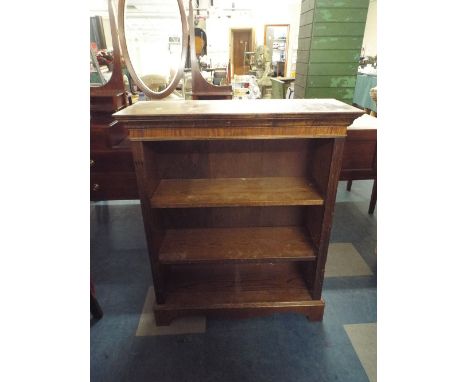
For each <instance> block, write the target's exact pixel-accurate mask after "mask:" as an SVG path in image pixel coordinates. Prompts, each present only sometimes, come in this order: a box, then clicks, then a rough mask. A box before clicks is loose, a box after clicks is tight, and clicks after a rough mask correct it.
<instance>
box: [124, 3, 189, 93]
mask: <svg viewBox="0 0 468 382" xmlns="http://www.w3.org/2000/svg"><path fill="white" fill-rule="evenodd" d="M125 37H126V42H127V48H128V55H129V57H130V60H131V62H132V65H133V68H134V70H135V72H136V75H137V76H138V77H139V78H140V79H141V80H142V81H143V82H144V83H145V85H146V86H148V87H149V88H150V89H151V90H153V91H155V92H161V91H162V90H164V89H165V88H167V87H168V86H169V84H170V82H171V81H172V79H173V78H174V76H175V75H176V74H177V71H178V68H179V65H180V61H181V53H182V25H181V20H180V12H179V6H178V3H177V0H127V1H126V2H125Z"/></svg>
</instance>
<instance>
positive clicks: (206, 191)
mask: <svg viewBox="0 0 468 382" xmlns="http://www.w3.org/2000/svg"><path fill="white" fill-rule="evenodd" d="M322 204H323V198H322V196H321V195H320V193H319V191H318V190H317V189H316V188H315V186H314V184H313V183H312V182H310V181H309V180H308V179H306V178H304V177H259V178H210V179H162V180H161V181H160V183H159V186H158V187H157V189H156V191H155V192H154V194H153V196H152V197H151V206H152V207H153V208H195V207H240V206H299V205H303V206H306V205H322Z"/></svg>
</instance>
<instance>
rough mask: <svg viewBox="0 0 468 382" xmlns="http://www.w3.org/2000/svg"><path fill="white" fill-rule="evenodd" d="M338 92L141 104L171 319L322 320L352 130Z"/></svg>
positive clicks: (137, 122)
mask: <svg viewBox="0 0 468 382" xmlns="http://www.w3.org/2000/svg"><path fill="white" fill-rule="evenodd" d="M362 113H363V112H362V111H360V110H359V109H356V108H354V107H352V106H349V105H346V104H344V103H342V102H339V101H335V100H317V99H315V100H288V101H284V100H258V101H255V102H242V101H221V100H219V101H175V102H171V101H167V102H158V101H151V102H139V103H137V104H135V105H132V106H130V107H128V108H126V109H124V110H122V111H120V112H118V113H116V114H114V117H115V118H116V119H117V120H118V121H119V122H120V123H122V124H123V125H124V126H125V127H126V128H127V129H128V130H129V137H130V140H131V144H132V151H133V160H134V164H135V169H136V175H137V182H138V189H139V194H140V199H141V207H142V213H143V220H144V224H145V231H146V239H147V244H148V252H149V257H150V264H151V269H152V274H153V280H154V286H155V291H156V301H157V303H156V305H155V317H156V322H157V324H158V325H167V324H169V323H170V322H171V320H173V319H174V318H176V317H179V316H184V315H191V314H206V315H213V316H228V317H250V316H253V315H259V314H268V313H273V312H283V311H284V312H286V311H292V312H297V313H301V314H304V315H306V316H307V317H308V318H309V319H310V320H321V319H322V317H323V311H324V306H325V304H324V301H323V300H322V296H321V294H322V283H323V275H324V270H325V261H326V257H327V250H328V242H329V237H330V229H331V224H332V215H333V208H334V204H335V196H336V188H337V183H338V177H339V174H340V166H341V159H342V152H343V145H344V139H345V136H346V128H347V126H348V125H350V124H351V123H352V121H353V120H354V119H355V118H357V117H359V116H360V115H361V114H362Z"/></svg>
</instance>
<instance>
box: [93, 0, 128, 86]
mask: <svg viewBox="0 0 468 382" xmlns="http://www.w3.org/2000/svg"><path fill="white" fill-rule="evenodd" d="M107 11H108V12H109V23H110V28H111V36H112V55H113V57H114V66H113V68H112V75H111V77H110V78H109V81H107V82H106V83H105V84H103V85H101V86H90V93H91V95H99V94H101V93H107V92H108V91H109V90H125V83H124V79H123V74H122V62H121V59H122V56H121V54H120V44H119V37H118V35H117V20H116V18H115V10H114V4H113V1H112V0H108V1H107Z"/></svg>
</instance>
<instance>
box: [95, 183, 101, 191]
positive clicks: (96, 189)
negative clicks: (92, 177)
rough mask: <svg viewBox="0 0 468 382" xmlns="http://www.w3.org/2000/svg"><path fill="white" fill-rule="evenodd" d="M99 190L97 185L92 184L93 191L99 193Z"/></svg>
mask: <svg viewBox="0 0 468 382" xmlns="http://www.w3.org/2000/svg"><path fill="white" fill-rule="evenodd" d="M100 188H101V186H100V185H99V184H97V183H94V184H93V191H99V189H100Z"/></svg>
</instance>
